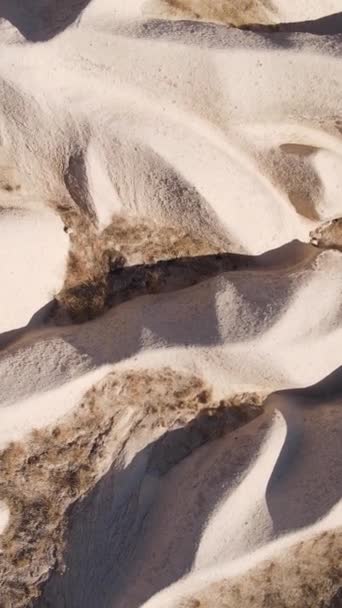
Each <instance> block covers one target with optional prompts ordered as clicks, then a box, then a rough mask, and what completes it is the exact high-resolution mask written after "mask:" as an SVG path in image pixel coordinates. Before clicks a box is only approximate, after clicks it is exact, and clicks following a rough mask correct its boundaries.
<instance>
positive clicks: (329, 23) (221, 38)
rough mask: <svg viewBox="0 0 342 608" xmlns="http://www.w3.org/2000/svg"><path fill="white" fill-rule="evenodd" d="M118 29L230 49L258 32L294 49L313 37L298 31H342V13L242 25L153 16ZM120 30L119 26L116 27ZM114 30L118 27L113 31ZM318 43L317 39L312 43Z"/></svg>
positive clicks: (328, 33)
mask: <svg viewBox="0 0 342 608" xmlns="http://www.w3.org/2000/svg"><path fill="white" fill-rule="evenodd" d="M116 27H117V29H118V31H120V32H121V33H122V34H123V35H126V36H128V37H130V36H132V37H136V38H149V39H152V40H153V39H155V40H160V39H164V40H169V41H170V42H176V43H177V42H178V43H179V42H181V43H182V44H187V45H194V46H196V45H200V46H202V47H206V48H218V49H229V48H232V47H234V48H239V47H245V46H246V44H248V36H251V43H252V42H253V37H255V35H259V36H262V37H264V38H266V39H267V44H268V46H269V47H270V48H271V47H276V48H291V47H293V46H294V45H296V46H299V47H300V46H301V45H303V44H306V45H310V44H311V43H312V42H311V40H310V37H308V38H306V39H302V40H299V39H298V37H297V38H296V37H295V36H294V35H295V34H297V33H302V34H314V35H317V36H332V35H338V34H341V33H342V12H340V13H335V14H332V15H328V16H326V17H322V18H319V19H313V20H308V21H299V22H293V23H279V24H274V25H260V24H257V23H255V24H253V23H251V24H248V25H244V26H241V27H239V28H238V27H235V26H231V25H228V24H226V25H224V24H220V23H211V22H204V21H190V20H174V21H173V20H166V19H165V20H164V19H149V20H146V21H144V22H142V23H140V24H134V25H131V24H123V23H122V24H118V25H117V26H116ZM114 29H116V28H114ZM113 31H114V30H113ZM312 44H314V42H313V43H312Z"/></svg>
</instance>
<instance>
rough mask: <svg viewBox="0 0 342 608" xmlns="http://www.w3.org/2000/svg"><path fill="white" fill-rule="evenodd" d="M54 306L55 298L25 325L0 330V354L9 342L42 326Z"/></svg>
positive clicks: (12, 342)
mask: <svg viewBox="0 0 342 608" xmlns="http://www.w3.org/2000/svg"><path fill="white" fill-rule="evenodd" d="M55 307H56V302H55V300H51V301H50V302H48V303H47V304H45V305H44V306H42V308H40V309H39V310H38V311H37V312H35V313H34V315H33V316H32V317H31V319H30V320H29V322H28V323H27V325H24V326H23V327H18V328H17V329H10V330H8V331H4V332H2V333H1V334H0V355H1V351H3V350H5V349H6V348H7V347H8V346H10V345H11V344H14V343H15V342H17V340H20V338H22V337H24V336H26V335H27V334H28V333H30V332H33V331H34V330H35V329H38V328H42V327H44V325H45V323H46V321H47V320H48V319H49V317H50V316H51V314H52V312H53V311H54V310H55Z"/></svg>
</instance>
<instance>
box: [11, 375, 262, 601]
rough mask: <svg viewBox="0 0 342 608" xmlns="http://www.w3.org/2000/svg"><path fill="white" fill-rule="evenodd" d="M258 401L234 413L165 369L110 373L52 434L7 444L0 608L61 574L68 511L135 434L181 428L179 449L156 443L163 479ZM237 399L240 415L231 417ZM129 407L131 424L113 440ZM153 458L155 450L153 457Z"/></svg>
mask: <svg viewBox="0 0 342 608" xmlns="http://www.w3.org/2000/svg"><path fill="white" fill-rule="evenodd" d="M255 400H256V397H255V396H253V395H252V396H250V398H249V396H248V395H244V396H243V398H241V399H240V400H239V398H236V399H235V405H234V406H233V407H232V408H231V405H230V401H229V400H227V401H224V402H221V403H220V404H215V403H213V400H212V395H211V390H210V389H209V388H208V387H207V386H205V385H204V383H203V382H202V381H201V380H200V379H199V378H196V377H194V376H188V375H182V374H178V373H176V372H174V371H172V370H171V369H168V368H166V369H162V370H159V371H154V372H151V371H139V372H138V371H131V372H129V371H128V372H124V373H121V374H119V373H111V374H109V375H108V376H107V377H106V378H105V379H104V380H102V381H101V382H100V383H99V384H98V385H96V386H94V387H93V388H92V389H90V390H89V391H88V392H87V393H86V395H85V396H84V398H83V399H82V401H81V403H80V404H79V407H78V408H77V410H76V411H74V412H73V413H72V414H70V415H69V416H67V417H66V418H65V419H63V420H61V421H60V423H59V424H58V425H56V426H55V427H54V428H46V429H42V430H35V431H33V432H32V433H31V435H30V436H29V437H28V439H27V441H25V442H23V443H12V444H10V445H9V446H8V447H7V448H6V449H5V450H4V451H3V452H2V454H1V455H0V500H2V501H4V503H5V504H7V506H8V507H9V510H10V521H9V524H8V526H7V528H6V529H5V531H4V532H3V534H2V535H1V536H0V607H1V608H24V607H27V606H28V605H29V603H30V601H31V600H32V599H33V598H35V597H37V595H39V589H40V587H41V585H42V584H43V583H44V582H45V581H46V580H47V578H48V577H49V572H50V571H51V570H52V569H55V568H59V569H63V549H64V532H65V529H66V525H67V521H68V512H69V508H70V507H71V505H73V504H74V503H75V502H76V501H77V500H79V499H80V498H82V497H84V496H85V495H86V494H87V493H88V492H89V491H90V490H91V489H92V488H93V487H94V486H95V484H96V482H97V481H98V480H99V479H100V478H101V477H102V476H103V475H104V473H105V472H106V471H107V470H108V468H109V467H110V466H111V465H112V464H113V462H115V460H116V459H119V458H120V455H121V452H122V450H123V446H124V445H125V443H126V442H127V440H128V439H129V438H130V437H131V436H132V434H134V431H135V430H138V429H143V428H145V429H148V430H149V431H152V430H153V429H154V436H155V437H158V436H159V437H162V436H163V435H164V434H165V435H168V438H169V439H170V433H169V432H170V431H172V429H174V428H183V429H184V431H183V435H182V442H181V445H177V444H175V445H173V446H172V445H170V446H169V449H168V452H167V453H165V449H164V447H165V446H163V440H161V446H162V448H163V449H164V452H163V453H164V456H165V462H164V463H163V462H160V463H159V465H160V472H161V473H163V472H166V470H168V468H170V466H173V465H174V464H175V463H176V462H178V461H179V460H180V459H182V458H184V457H185V456H187V455H188V454H189V453H190V452H191V451H193V450H194V449H196V448H197V447H199V446H200V445H202V444H203V443H205V442H206V441H210V440H212V439H215V438H217V437H219V436H221V435H222V434H223V433H225V432H229V431H230V430H233V429H235V428H236V427H237V426H239V425H240V424H243V423H244V422H247V421H248V420H250V419H252V418H253V417H255V416H257V415H258V414H259V413H261V408H260V406H255V405H254V402H255ZM239 401H241V408H242V409H243V410H244V414H243V415H242V416H240V417H239V416H237V415H236V411H235V410H236V408H238V407H239V406H238V405H237V403H238V402H239ZM250 402H253V403H252V405H251V408H250V407H249V403H250ZM128 407H130V408H131V410H132V413H131V425H130V426H129V425H125V431H124V430H123V429H121V431H120V435H119V436H117V425H118V423H119V420H120V417H121V416H122V415H124V414H125V413H126V412H127V408H128ZM171 439H172V437H171ZM156 444H157V445H158V442H156ZM155 456H156V452H155V451H153V450H152V452H151V459H152V460H153V458H154V457H155ZM118 491H120V490H119V489H118Z"/></svg>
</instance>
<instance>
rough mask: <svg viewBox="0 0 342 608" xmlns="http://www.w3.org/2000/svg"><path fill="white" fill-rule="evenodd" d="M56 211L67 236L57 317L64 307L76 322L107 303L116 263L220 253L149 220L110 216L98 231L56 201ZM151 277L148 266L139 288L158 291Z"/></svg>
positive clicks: (126, 264) (96, 313) (95, 313)
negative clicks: (66, 259)
mask: <svg viewBox="0 0 342 608" xmlns="http://www.w3.org/2000/svg"><path fill="white" fill-rule="evenodd" d="M58 212H59V214H60V216H61V218H62V220H63V222H64V225H65V229H66V230H67V232H68V233H69V236H70V250H69V257H68V262H67V270H66V277H65V282H64V286H63V289H62V290H61V292H60V293H58V294H57V296H56V300H57V303H58V305H59V317H60V319H61V320H63V313H67V315H68V316H70V317H71V319H72V320H73V321H76V322H82V321H87V320H89V319H93V318H95V317H96V316H98V315H100V314H101V313H103V312H104V311H105V310H106V309H107V308H108V307H109V306H110V300H111V296H112V293H113V286H112V280H111V276H112V274H113V273H114V272H116V271H117V270H118V269H120V268H124V267H127V266H133V265H137V264H153V263H155V262H157V261H159V260H167V259H178V258H181V257H193V256H199V255H206V254H210V253H218V249H217V247H216V248H215V247H214V246H212V245H210V243H209V242H207V241H203V239H199V238H196V237H194V236H192V235H190V234H189V233H188V232H186V231H182V230H180V229H179V228H172V227H169V226H159V225H157V224H155V223H154V222H153V221H151V220H147V219H146V220H144V219H139V221H137V219H136V218H135V217H131V216H127V217H122V216H114V217H113V219H112V222H111V223H110V225H109V226H107V227H106V228H105V230H103V231H102V232H99V231H98V230H97V229H96V227H95V226H94V224H93V223H92V222H91V220H90V219H88V218H87V217H86V216H85V215H84V214H81V213H80V212H79V211H77V210H72V209H70V208H69V207H67V206H66V207H63V206H59V207H58ZM154 278H155V277H154V276H153V275H152V274H151V272H150V273H148V272H147V273H146V277H145V280H144V281H142V283H143V284H142V291H143V290H145V291H150V292H153V291H158V285H157V284H154ZM158 281H159V279H158ZM158 281H157V283H158ZM57 316H58V315H57Z"/></svg>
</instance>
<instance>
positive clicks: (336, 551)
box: [178, 530, 342, 608]
mask: <svg viewBox="0 0 342 608" xmlns="http://www.w3.org/2000/svg"><path fill="white" fill-rule="evenodd" d="M341 581H342V530H337V531H328V532H323V533H321V534H318V535H316V536H314V537H313V538H311V539H310V540H307V541H303V542H300V543H298V544H295V545H294V546H292V547H291V548H290V549H288V550H286V551H284V552H283V553H281V554H280V555H278V556H276V557H275V559H274V560H269V561H266V562H264V563H262V564H261V565H259V566H257V567H256V568H254V569H252V570H250V571H249V572H246V574H245V575H244V576H241V577H237V578H233V579H226V580H222V581H220V582H217V583H213V584H211V585H209V586H208V587H207V588H206V589H205V590H204V591H202V592H200V593H198V594H195V595H193V596H192V597H189V598H187V599H184V600H183V601H181V602H180V603H179V604H178V608H214V606H215V608H242V607H243V608H339V607H341V605H342V604H341V600H342V595H341Z"/></svg>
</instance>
